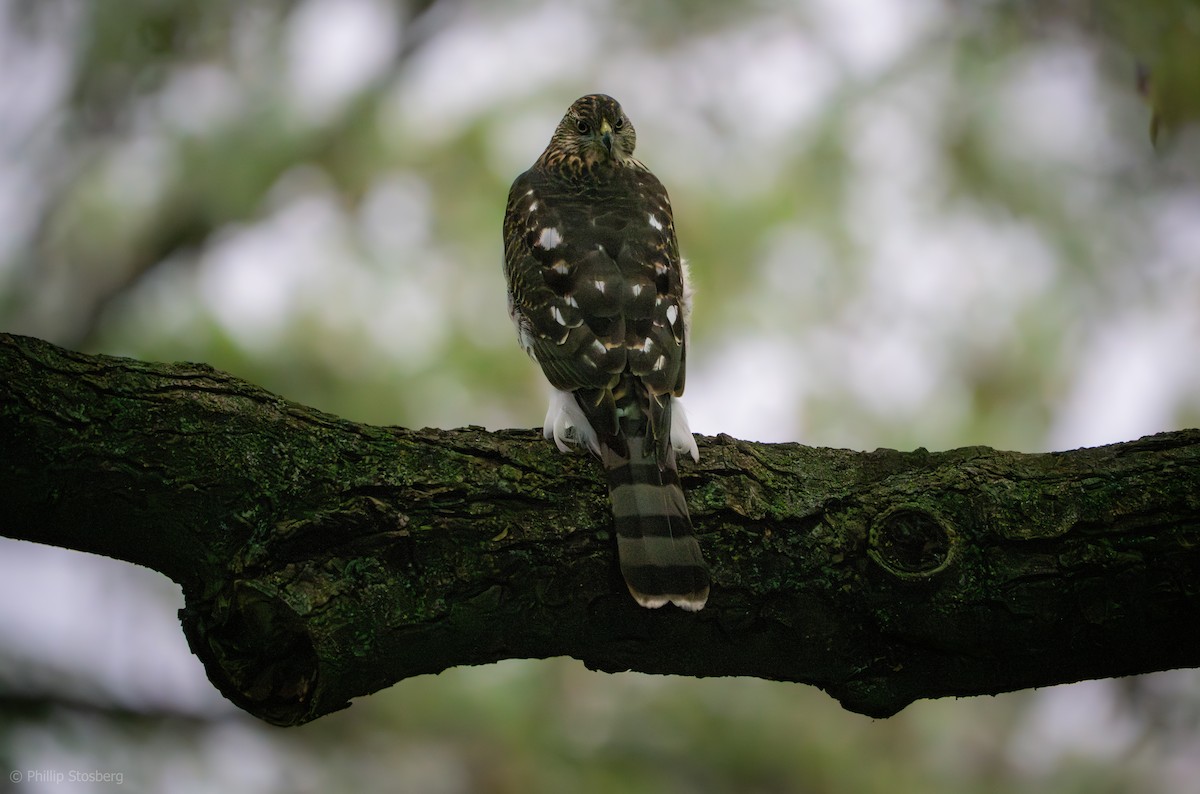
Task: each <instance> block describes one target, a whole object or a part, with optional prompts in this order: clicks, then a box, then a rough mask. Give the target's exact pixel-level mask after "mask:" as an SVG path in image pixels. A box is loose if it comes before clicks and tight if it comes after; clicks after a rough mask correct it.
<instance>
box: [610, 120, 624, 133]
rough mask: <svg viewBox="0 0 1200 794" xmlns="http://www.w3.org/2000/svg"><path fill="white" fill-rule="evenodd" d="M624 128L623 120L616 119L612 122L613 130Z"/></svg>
mask: <svg viewBox="0 0 1200 794" xmlns="http://www.w3.org/2000/svg"><path fill="white" fill-rule="evenodd" d="M624 127H625V119H617V120H616V121H614V122H613V129H614V130H619V129H623V128H624Z"/></svg>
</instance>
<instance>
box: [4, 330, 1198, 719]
mask: <svg viewBox="0 0 1200 794" xmlns="http://www.w3.org/2000/svg"><path fill="white" fill-rule="evenodd" d="M0 373H2V374H3V377H2V379H0V444H2V446H0V503H2V506H3V507H2V515H0V534H3V535H6V536H8V537H12V538H20V539H24V540H32V541H36V542H39V543H48V544H52V545H56V546H63V547H66V548H71V549H78V550H82V551H90V552H95V553H97V554H103V555H106V556H109V557H114V558H116V559H120V560H127V561H129V562H134V563H137V564H139V565H145V566H147V567H150V568H153V569H154V570H157V571H161V572H162V573H164V574H166V575H167V576H170V577H171V578H172V579H174V580H175V581H177V582H179V583H180V584H181V585H182V587H183V592H184V596H185V598H186V607H185V608H184V609H183V610H182V612H181V618H182V621H183V628H184V631H185V633H186V635H187V637H188V640H189V642H190V643H191V647H192V650H193V651H194V652H195V653H196V655H197V656H199V657H200V659H201V660H203V662H204V665H205V667H206V669H207V670H208V675H209V678H210V679H211V680H212V681H213V683H214V684H215V685H216V686H217V687H218V688H219V689H220V690H221V691H222V692H223V693H224V694H225V695H226V696H227V697H228V698H230V699H231V700H232V701H234V702H235V703H237V704H238V705H239V706H241V707H242V708H244V709H246V710H247V711H249V712H251V713H252V714H255V715H257V716H259V717H261V718H263V719H265V720H267V721H269V722H273V723H276V724H280V725H293V724H299V723H303V722H306V721H308V720H312V719H315V718H316V717H319V716H321V715H323V714H326V713H329V712H331V711H334V710H336V709H340V708H343V707H344V706H345V705H346V704H347V703H348V701H349V699H350V698H352V697H356V696H359V695H363V694H367V693H369V692H373V691H375V690H378V689H380V688H382V687H386V686H389V685H391V684H392V683H394V682H395V681H397V680H399V679H402V678H405V677H408V676H412V675H417V674H420V673H431V672H437V671H440V670H442V669H445V668H447V667H449V666H452V665H463V664H484V663H488V662H492V661H495V660H498V659H505V658H522V657H529V658H542V657H548V656H561V655H566V656H573V657H575V658H577V659H581V660H583V661H584V663H586V664H587V665H588V666H589V667H591V668H594V669H598V670H606V671H617V670H627V669H633V670H642V671H645V672H651V673H676V674H681V675H693V676H716V675H720V676H727V675H750V676H758V677H761V678H769V679H776V680H786V681H803V682H806V683H811V684H815V685H817V686H819V687H821V688H823V689H825V690H826V691H828V692H829V693H830V694H831V695H833V696H834V697H835V698H837V699H838V700H839V701H840V702H841V703H842V704H843V705H844V706H845V707H846V708H848V709H851V710H854V711H858V712H861V713H864V714H869V715H872V716H877V717H883V716H888V715H890V714H893V713H895V712H896V711H898V710H900V709H901V708H903V707H904V706H905V705H907V704H908V703H910V702H912V701H913V700H915V699H917V698H927V697H940V696H945V695H974V694H982V693H997V692H1004V691H1008V690H1013V689H1021V688H1026V687H1032V686H1045V685H1049V684H1055V683H1061V682H1066V681H1076V680H1080V679H1083V678H1093V677H1106V676H1118V675H1126V674H1131V673H1141V672H1148V671H1153V670H1163V669H1168V668H1172V667H1181V666H1198V665H1200V632H1197V631H1196V630H1195V627H1196V625H1197V622H1198V618H1200V431H1196V430H1187V431H1180V432H1175V433H1164V434H1161V435H1158V436H1152V437H1148V438H1144V439H1141V440H1139V441H1134V442H1129V443H1124V444H1113V445H1110V446H1106V447H1098V448H1095V449H1082V450H1075V451H1072V452H1063V453H1051V454H1018V453H1012V452H997V451H995V450H991V449H987V448H983V447H972V448H966V449H957V450H952V451H948V452H938V453H931V452H927V451H925V450H923V449H922V450H916V451H914V452H907V453H902V452H895V451H891V450H877V451H875V452H851V451H847V450H835V449H814V448H809V447H804V446H801V445H798V444H751V443H747V442H744V441H738V440H736V439H733V438H729V437H728V436H719V437H717V438H702V439H701V440H700V447H701V462H700V464H699V465H695V466H685V467H684V469H683V471H682V477H683V484H684V488H685V489H686V491H687V492H688V497H689V506H690V507H691V510H692V516H693V519H694V523H695V526H696V531H697V533H698V535H699V537H700V542H701V545H702V546H703V547H704V549H705V556H706V557H707V558H708V560H709V561H710V563H711V565H712V568H713V590H712V598H711V600H710V601H709V606H708V607H707V608H706V609H705V610H704V611H702V612H700V613H699V614H695V615H693V614H688V613H685V612H682V611H680V610H676V609H672V608H665V609H661V610H656V611H650V610H645V609H641V608H640V607H638V606H636V605H635V604H634V603H633V601H632V600H631V599H630V598H629V596H628V594H627V593H626V592H625V588H624V585H623V584H622V583H621V579H620V574H619V572H618V571H617V567H616V562H615V554H614V551H613V548H612V541H611V538H610V536H609V522H610V516H609V506H608V500H607V495H606V492H605V488H604V482H603V479H604V478H603V477H602V476H601V474H600V471H599V468H598V464H596V463H595V462H594V461H592V460H591V459H590V458H588V457H586V456H583V455H560V454H558V453H557V452H556V451H554V450H553V447H552V445H550V444H547V443H545V442H544V441H543V440H542V439H541V438H540V437H539V434H538V433H536V432H533V431H516V430H506V431H500V432H495V433H489V432H486V431H484V430H483V429H481V428H465V429H461V430H453V431H449V430H429V429H426V430H420V431H413V430H405V429H402V428H394V427H393V428H385V427H371V426H366V425H358V424H354V423H351V422H348V421H345V420H342V419H338V418H336V417H333V416H330V415H328V414H323V413H321V412H319V411H316V410H313V409H311V408H306V407H304V406H301V405H296V404H295V403H291V402H288V401H287V400H284V399H282V398H280V397H277V396H275V395H272V394H269V393H267V392H265V391H263V390H261V389H259V388H257V387H255V386H252V385H250V384H247V383H245V382H242V381H240V380H237V379H236V378H233V377H230V376H229V375H225V374H223V373H220V372H217V371H215V370H213V369H211V368H209V367H205V366H202V365H195V364H150V363H143V362H138V361H132V360H128V359H119V358H111V357H107V356H87V355H81V354H78V353H72V352H68V351H65V350H62V349H60V348H57V347H54V346H52V345H50V344H48V343H46V342H42V341H39V340H36V339H30V338H25V337H17V336H9V335H0Z"/></svg>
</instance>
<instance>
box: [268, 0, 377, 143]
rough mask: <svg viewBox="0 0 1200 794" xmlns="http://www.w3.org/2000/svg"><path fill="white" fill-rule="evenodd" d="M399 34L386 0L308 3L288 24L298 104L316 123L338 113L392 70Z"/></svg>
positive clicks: (290, 70) (293, 90) (290, 63)
mask: <svg viewBox="0 0 1200 794" xmlns="http://www.w3.org/2000/svg"><path fill="white" fill-rule="evenodd" d="M398 33H399V21H398V20H397V18H396V8H395V5H394V4H392V3H389V2H385V0H305V2H304V3H302V4H301V5H300V6H298V7H297V8H296V10H295V11H294V12H293V13H292V15H291V18H290V19H289V20H288V26H287V52H288V56H289V58H288V77H289V82H290V83H291V94H292V100H293V102H295V104H296V106H297V107H298V108H299V109H300V110H301V112H302V113H304V115H306V116H307V117H309V118H310V119H312V120H320V119H324V118H326V117H328V116H329V115H331V114H332V113H334V112H336V111H337V110H338V109H340V107H341V105H342V103H343V102H344V101H345V100H347V99H349V98H350V97H351V96H352V95H353V94H354V92H355V91H357V90H358V89H360V88H362V87H363V86H364V85H365V84H366V83H367V81H368V80H370V79H371V78H372V77H374V76H376V75H377V74H379V73H380V72H381V71H382V70H383V69H384V67H386V66H387V64H388V63H389V61H390V60H391V59H392V57H393V56H394V55H395V53H396V48H397V47H398V46H399V37H398Z"/></svg>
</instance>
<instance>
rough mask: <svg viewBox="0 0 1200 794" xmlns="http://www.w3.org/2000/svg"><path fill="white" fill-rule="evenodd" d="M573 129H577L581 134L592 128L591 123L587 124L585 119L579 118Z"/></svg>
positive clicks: (585, 133)
mask: <svg viewBox="0 0 1200 794" xmlns="http://www.w3.org/2000/svg"><path fill="white" fill-rule="evenodd" d="M575 129H577V130H579V132H580V134H581V135H587V134H588V132H589V131H590V130H591V129H592V128H591V125H589V124H588V123H587V122H586V121H584V120H583V119H580V120H579V121H577V122H575Z"/></svg>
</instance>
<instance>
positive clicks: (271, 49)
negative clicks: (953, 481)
mask: <svg viewBox="0 0 1200 794" xmlns="http://www.w3.org/2000/svg"><path fill="white" fill-rule="evenodd" d="M1198 40H1200V21H1198V20H1197V12H1196V7H1195V5H1194V4H1193V3H1190V2H1185V1H1184V0H1177V2H1170V1H1168V0H1159V1H1158V2H1148V3H1140V4H1121V3H1116V2H1113V3H1102V2H1096V3H1087V2H1065V1H1064V2H1054V3H1037V4H1033V3H1025V2H1018V1H1017V0H1013V1H1012V2H994V3H989V4H948V3H941V2H937V0H925V1H924V2H918V3H911V4H883V3H876V2H872V1H871V0H859V2H854V3H839V2H837V1H836V0H813V2H809V3H804V4H793V3H787V2H767V1H766V0H763V1H762V2H747V3H718V2H712V1H711V0H705V1H704V2H686V3H685V2H679V1H678V0H677V1H676V2H672V3H665V4H638V3H632V2H627V1H626V0H609V1H608V2H600V3H582V2H565V3H551V2H538V1H536V0H526V2H520V3H513V4H505V5H503V6H501V5H499V4H487V3H485V2H483V0H474V1H472V0H433V2H411V3H403V2H388V1H387V0H347V2H338V1H337V0H303V1H301V0H277V1H275V2H268V1H267V0H255V2H245V3H238V2H231V1H228V0H222V1H220V2H206V3H187V2H172V1H170V0H124V1H123V2H120V3H116V2H95V3H86V4H85V3H76V2H71V1H70V0H25V1H24V2H19V1H18V0H10V2H8V3H7V4H5V5H2V6H0V65H7V67H8V68H7V69H6V70H4V71H7V73H8V74H9V77H8V78H6V79H4V80H0V102H5V103H7V105H8V106H9V109H8V110H7V111H5V117H6V119H7V121H8V123H7V124H6V125H5V128H6V129H5V130H0V224H2V228H3V231H4V234H3V235H2V236H0V237H2V239H0V328H3V329H4V330H6V331H14V332H20V333H30V334H34V335H38V336H42V337H44V338H48V339H50V340H52V341H56V342H59V343H62V344H66V345H68V346H74V347H78V348H82V349H87V350H94V351H102V352H109V353H115V354H123V355H132V356H137V357H142V358H149V359H192V360H200V361H205V362H207V363H210V364H212V365H214V366H217V367H219V368H221V369H225V370H228V371H231V372H233V373H235V374H238V375H240V376H242V377H244V378H246V379H248V380H251V381H254V382H256V383H259V384H262V385H264V386H266V387H267V388H270V389H272V390H274V391H277V392H279V393H281V394H283V395H285V396H287V397H288V398H290V399H294V400H297V401H300V402H304V403H308V404H311V405H315V406H318V407H320V408H323V409H326V410H329V411H332V412H334V413H338V414H340V415H343V416H346V417H348V418H352V419H356V420H361V421H368V422H374V423H383V424H391V423H395V424H403V425H411V426H419V425H425V424H429V425H440V426H457V425H464V424H468V423H472V424H482V425H486V426H489V427H504V426H512V425H521V426H528V425H534V424H536V423H538V422H540V419H541V411H542V408H543V402H542V401H543V391H542V389H543V387H542V386H541V384H540V382H539V380H538V375H537V372H536V368H535V367H533V366H532V365H531V364H529V362H527V361H525V360H524V358H523V354H521V352H520V351H519V349H518V348H517V346H516V344H515V342H514V339H513V335H512V332H511V328H510V327H509V324H508V319H507V318H506V316H505V305H504V296H503V283H502V280H501V276H500V257H501V248H500V221H501V216H502V213H503V206H504V201H505V196H506V192H507V188H508V185H509V184H510V182H511V180H512V179H513V177H514V176H516V174H517V173H519V172H520V171H521V170H523V169H524V168H526V167H527V166H528V165H529V164H530V163H531V162H532V161H533V159H534V158H535V157H536V156H537V154H538V153H539V152H540V150H541V148H542V147H543V146H544V144H545V142H546V140H547V139H548V136H549V133H550V130H551V129H552V127H553V125H554V123H555V122H556V121H557V118H558V115H559V114H561V113H562V112H563V110H564V109H565V108H566V106H567V105H568V104H569V102H570V101H571V100H572V99H574V98H575V97H576V96H578V95H580V94H582V93H585V92H587V91H592V90H604V91H608V92H610V93H613V94H614V95H616V96H617V97H618V98H619V99H621V101H622V102H623V103H624V104H625V107H626V109H627V110H628V112H629V114H630V116H631V118H632V119H633V121H634V123H635V124H636V125H637V128H638V131H639V149H638V154H639V156H640V157H642V159H643V160H645V161H646V162H647V163H648V164H649V165H650V166H651V167H652V168H653V170H655V172H656V173H657V174H658V175H659V176H660V177H661V178H662V179H663V181H664V183H665V184H666V185H667V186H668V188H669V189H670V190H671V192H672V197H673V201H674V207H675V214H676V225H677V228H678V230H679V235H680V240H681V245H682V248H683V250H684V252H685V255H687V256H688V257H689V259H690V261H691V263H692V272H693V276H694V279H695V281H696V284H697V287H698V292H697V312H696V317H695V322H694V333H693V350H692V351H691V352H690V354H689V362H690V364H691V370H692V371H691V372H690V373H689V378H688V384H689V393H688V400H687V402H688V403H689V405H690V406H691V407H692V417H693V427H694V429H696V430H698V431H700V432H705V433H715V432H719V431H728V432H730V433H732V434H734V435H744V436H749V437H753V438H759V439H764V440H785V439H786V440H802V441H804V442H806V443H813V444H825V445H837V446H851V447H876V446H899V447H913V446H918V445H923V446H927V447H949V446H958V445H966V444H990V445H995V446H1001V447H1011V448H1020V449H1023V450H1027V451H1034V450H1038V449H1046V448H1051V447H1055V446H1059V445H1064V444H1081V443H1100V442H1102V441H1115V440H1122V439H1124V438H1125V437H1126V436H1127V435H1130V434H1136V433H1139V432H1149V431H1151V430H1165V429H1171V428H1173V427H1179V426H1185V425H1194V424H1197V423H1200V397H1198V396H1197V395H1198V394H1200V374H1198V373H1197V367H1196V366H1195V361H1196V360H1198V358H1197V353H1200V319H1198V318H1200V238H1198V237H1197V236H1196V232H1195V229H1196V228H1198V227H1197V225H1196V220H1197V218H1200V193H1198V192H1197V188H1196V177H1197V175H1198V171H1200V169H1198V166H1200V158H1198V157H1197V152H1198V150H1200V149H1198V141H1197V134H1196V132H1195V129H1194V125H1193V124H1192V122H1194V120H1195V119H1196V117H1197V115H1198V111H1197V109H1198V107H1200V104H1198V100H1197V98H1198V97H1200V85H1198V84H1197V78H1196V75H1200V63H1197V61H1196V58H1197V57H1198V56H1197V53H1200V46H1197V43H1198ZM1139 63H1140V64H1143V65H1144V66H1145V67H1146V69H1148V72H1149V74H1150V76H1151V82H1150V83H1149V84H1148V85H1149V88H1147V90H1146V93H1147V99H1148V102H1149V106H1146V105H1144V104H1142V100H1141V99H1140V98H1139V96H1138V83H1137V65H1138V64H1139ZM1152 115H1153V116H1154V117H1155V118H1156V119H1157V122H1156V129H1157V130H1158V131H1159V134H1158V140H1157V143H1158V151H1155V149H1154V148H1152V147H1151V146H1150V144H1149V141H1147V140H1146V136H1145V134H1144V130H1145V128H1146V126H1147V125H1148V124H1149V123H1150V118H1151V116H1152ZM0 563H3V560H0ZM99 609H100V611H99V612H98V613H97V615H99V616H100V617H97V618H95V619H96V620H100V619H103V616H104V614H105V613H104V611H103V607H99ZM177 639H178V642H180V643H181V642H182V638H177ZM147 652H149V651H147ZM8 667H9V668H10V670H9V672H11V667H12V666H11V665H8ZM62 669H63V670H64V671H67V672H65V673H64V675H65V676H66V677H67V678H70V677H71V675H73V673H71V672H70V671H71V670H72V669H73V668H72V665H71V664H70V663H69V662H67V661H64V662H62ZM5 675H6V671H5V665H0V681H3V680H4V678H5ZM74 675H80V676H82V675H83V673H82V672H80V671H79V670H76V672H75V673H74ZM1187 680H1192V679H1187ZM1097 687H1099V688H1097ZM1081 691H1083V692H1084V694H1082V695H1079V696H1078V699H1077V700H1076V701H1073V703H1074V705H1073V706H1072V705H1071V702H1068V705H1067V706H1063V707H1061V708H1072V707H1074V708H1083V706H1080V705H1079V704H1080V703H1084V702H1086V703H1090V704H1091V706H1090V708H1094V709H1098V711H1097V712H1095V713H1098V714H1100V718H1097V719H1095V720H1092V721H1091V724H1086V721H1084V722H1082V723H1081V722H1079V721H1076V722H1071V721H1070V720H1066V721H1065V722H1064V721H1063V719H1062V718H1061V717H1058V716H1055V715H1056V714H1058V713H1059V712H1054V713H1050V712H1048V711H1046V710H1045V709H1044V704H1045V703H1046V702H1048V701H1047V699H1046V698H1042V697H1039V696H1038V695H1037V694H1034V693H1019V694H1015V695H1011V696H1005V697H1001V698H995V699H987V700H976V701H953V702H950V701H947V702H937V703H921V704H917V705H915V706H913V707H911V708H909V709H908V710H906V711H905V712H903V713H902V714H900V715H899V716H897V717H895V718H893V719H892V720H889V721H887V722H886V723H878V722H873V721H870V720H866V719H865V718H862V717H858V716H855V715H851V714H847V713H845V712H843V711H841V710H840V709H839V708H838V707H837V705H836V704H834V703H833V702H831V701H830V700H829V699H828V698H826V697H825V696H824V695H822V694H821V693H819V692H816V691H813V690H811V689H809V688H806V687H799V686H789V685H782V684H772V683H766V682H761V681H752V680H722V681H711V680H706V681H693V680H677V679H669V678H649V677H645V676H635V675H620V676H607V675H600V674H594V673H589V672H587V671H585V670H583V668H582V667H581V666H580V665H579V664H577V663H574V662H570V661H567V660H550V661H543V662H513V663H506V664H501V665H496V666H494V667H491V668H484V669H475V670H453V671H448V672H447V673H445V674H443V675H442V676H438V677H436V678H421V679H415V680H411V681H405V682H402V683H400V684H398V685H397V686H395V687H394V688H392V689H391V690H389V691H388V692H386V693H381V694H379V695H377V696H374V697H372V698H369V699H366V700H365V701H363V702H361V703H358V704H356V705H355V706H354V707H353V708H352V709H350V710H349V711H347V712H344V713H342V714H338V715H334V716H331V717H328V718H326V719H323V720H321V721H319V722H318V723H316V724H313V725H311V726H307V727H305V728H303V729H299V730H295V731H291V732H288V733H280V732H277V731H275V730H274V729H269V728H266V727H263V726H257V725H254V724H250V723H248V722H245V721H243V720H241V719H240V718H238V717H236V716H228V715H226V716H221V717H219V718H216V719H210V718H209V717H204V716H201V717H196V716H194V715H187V714H181V715H171V714H170V713H168V714H167V715H166V716H163V717H159V718H150V717H138V716H137V715H136V714H134V715H132V716H131V715H129V714H124V716H114V715H115V714H117V713H118V712H119V711H120V707H121V706H120V703H119V698H117V699H116V700H117V701H118V702H115V703H114V704H113V711H112V712H111V713H107V714H106V712H105V710H104V708H101V709H100V710H99V713H91V712H87V711H86V710H85V711H84V712H77V711H76V710H74V708H73V707H72V706H70V705H62V704H60V705H57V706H54V705H51V707H49V708H48V709H46V710H34V711H31V712H22V713H20V714H15V713H10V715H9V716H7V717H0V761H2V760H7V761H9V764H10V766H12V767H13V768H27V767H29V766H30V765H31V764H36V763H39V762H45V761H46V759H47V758H49V759H52V760H53V759H58V758H70V759H73V761H72V763H79V764H99V763H102V762H103V759H106V758H107V759H113V758H116V759H118V760H119V763H121V764H124V765H125V766H124V767H123V768H125V769H127V770H128V774H127V778H128V780H127V783H126V785H125V787H124V789H123V790H135V791H136V790H147V791H151V790H153V791H167V790H179V791H193V790H210V789H216V788H224V787H234V788H235V789H237V790H246V791H250V790H261V791H338V790H346V791H359V790H387V789H394V790H401V791H430V792H438V791H445V792H458V791H489V792H530V791H547V792H549V791H564V790H567V791H588V792H592V791H594V792H604V791H622V792H639V791H644V792H661V791H678V792H692V791H695V792H710V791H711V792H718V791H746V792H909V791H912V792H943V791H944V792H999V791H1010V790H1015V789H1019V790H1022V791H1030V792H1051V791H1053V792H1071V791H1078V792H1084V791H1086V792H1134V791H1137V792H1146V791H1163V792H1166V791H1176V790H1180V789H1178V788H1175V786H1176V785H1177V784H1178V782H1179V781H1180V780H1181V779H1185V778H1186V775H1187V774H1188V773H1189V772H1190V774H1192V775H1193V777H1191V778H1187V779H1191V780H1194V779H1195V778H1194V775H1195V774H1196V773H1197V770H1195V768H1194V763H1193V764H1192V765H1191V766H1188V763H1187V761H1186V759H1185V756H1186V755H1187V754H1186V753H1185V752H1181V751H1180V747H1187V746H1188V745H1189V743H1190V745H1191V746H1193V747H1194V744H1195V742H1196V736H1197V733H1196V727H1195V720H1194V710H1193V712H1188V713H1189V714H1190V715H1191V716H1189V717H1187V718H1186V719H1181V720H1179V721H1176V722H1173V723H1172V724H1171V725H1170V726H1169V727H1168V728H1163V727H1162V726H1161V725H1159V726H1157V727H1156V726H1155V723H1154V718H1155V715H1159V714H1161V713H1163V712H1162V709H1161V707H1160V706H1156V707H1146V706H1144V705H1143V706H1136V705H1135V706H1130V705H1129V704H1130V703H1132V702H1134V700H1133V699H1125V698H1124V696H1123V695H1122V694H1121V693H1122V692H1124V690H1123V689H1121V688H1118V687H1117V686H1116V685H1114V684H1104V685H1095V686H1093V687H1091V688H1089V689H1086V690H1081ZM45 696H46V698H47V700H48V701H50V702H51V703H52V704H53V702H54V693H53V691H49V692H47V693H46V695H45ZM100 699H101V700H103V698H102V697H101V698H100ZM1180 700H1182V701H1188V698H1180ZM1097 701H1098V702H1099V703H1100V705H1099V706H1097V705H1096V702H1097ZM1155 702H1158V701H1155ZM1190 702H1191V703H1193V705H1194V702H1195V701H1194V696H1193V697H1191V700H1190ZM1137 703H1144V701H1137ZM167 711H168V712H170V708H168V709H167ZM181 711H182V708H181ZM1087 713H1092V712H1087ZM1061 724H1067V725H1069V726H1070V730H1071V731H1074V732H1077V733H1078V734H1079V735H1078V736H1062V735H1056V734H1055V733H1054V731H1053V728H1054V726H1056V725H1061ZM1114 726H1116V727H1114ZM1118 728H1119V730H1118ZM138 747H141V748H143V750H145V748H149V751H148V752H138V751H136V749H131V748H138ZM31 748H34V749H31ZM1193 758H1194V756H1193ZM63 763H65V762H63ZM107 763H117V762H111V761H109V762H107Z"/></svg>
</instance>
